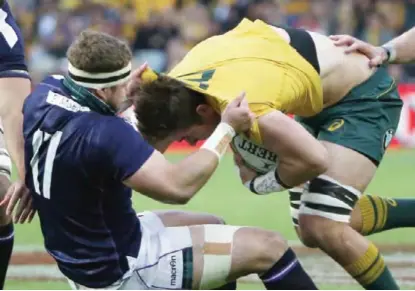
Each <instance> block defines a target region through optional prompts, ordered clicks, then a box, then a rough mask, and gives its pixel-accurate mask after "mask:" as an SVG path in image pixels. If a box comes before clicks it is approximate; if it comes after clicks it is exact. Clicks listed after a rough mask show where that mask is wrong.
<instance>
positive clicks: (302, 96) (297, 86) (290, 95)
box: [169, 20, 323, 116]
mask: <svg viewBox="0 0 415 291" xmlns="http://www.w3.org/2000/svg"><path fill="white" fill-rule="evenodd" d="M169 76H171V77H173V78H175V79H178V80H180V81H182V82H183V83H185V84H186V86H188V87H189V88H191V89H193V90H196V91H199V92H201V93H204V94H206V95H208V96H212V97H214V98H212V99H216V100H214V101H218V102H219V103H221V104H212V105H213V106H214V107H220V108H221V109H223V108H224V107H225V105H226V103H227V102H228V101H229V100H231V99H232V98H234V97H235V96H237V95H239V94H240V93H241V91H245V93H246V98H247V100H248V102H249V103H250V104H251V105H254V104H256V105H255V107H256V108H251V109H253V110H254V112H255V113H257V114H258V115H261V114H263V112H264V111H269V110H270V109H274V110H275V109H276V110H281V111H284V112H289V113H295V114H299V115H305V116H309V115H313V114H315V113H316V112H319V111H320V110H321V109H322V106H323V97H322V87H321V80H320V76H319V73H318V71H317V70H316V68H314V67H313V65H312V64H311V63H310V62H309V61H307V60H306V59H304V58H303V57H302V56H301V55H300V54H299V53H298V52H297V51H296V50H295V49H294V48H293V47H292V46H290V44H289V43H287V42H286V41H285V39H283V38H282V37H281V36H279V35H278V34H276V33H275V31H274V30H273V29H272V28H271V27H270V26H269V25H267V24H265V23H264V22H262V21H258V20H257V21H255V22H251V21H249V20H243V21H242V22H241V23H240V24H239V25H238V26H237V27H236V28H235V29H233V30H231V31H229V32H227V33H225V34H223V35H218V36H214V37H211V38H209V39H207V40H205V41H203V42H201V43H199V44H198V45H197V46H195V47H194V48H193V49H192V50H191V51H190V52H189V53H188V54H187V55H186V56H185V57H184V59H183V60H182V61H181V62H180V63H179V64H178V65H177V66H176V67H174V68H173V69H172V71H171V72H170V73H169ZM213 103H214V102H213ZM259 104H261V105H259ZM260 107H261V108H260Z"/></svg>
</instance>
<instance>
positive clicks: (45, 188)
mask: <svg viewBox="0 0 415 291" xmlns="http://www.w3.org/2000/svg"><path fill="white" fill-rule="evenodd" d="M61 138H62V131H57V132H56V133H54V134H53V135H50V134H49V133H46V132H43V131H41V130H37V131H36V132H35V134H34V135H33V140H32V147H33V158H32V160H31V161H30V166H31V168H32V176H33V185H34V187H35V191H36V193H37V194H38V195H41V196H43V197H44V198H46V199H50V185H51V183H52V175H53V162H54V160H55V156H56V151H57V149H58V146H59V143H60V140H61ZM46 143H48V145H47V147H46V149H47V152H46V158H45V159H44V165H43V171H42V173H40V172H39V163H40V150H41V148H42V146H43V145H45V144H46ZM40 181H41V182H42V191H41V190H40Z"/></svg>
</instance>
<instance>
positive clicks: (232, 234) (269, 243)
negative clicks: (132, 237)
mask: <svg viewBox="0 0 415 291" xmlns="http://www.w3.org/2000/svg"><path fill="white" fill-rule="evenodd" d="M144 232H145V230H143V242H142V246H141V249H140V256H139V263H138V264H137V267H136V268H135V270H134V272H133V275H132V276H131V278H129V279H128V280H125V281H124V282H123V284H122V286H121V289H160V288H161V289H212V288H216V287H220V286H222V285H224V284H225V283H226V282H230V281H233V280H235V279H236V278H239V277H241V276H244V275H247V274H250V273H255V272H260V271H264V270H267V269H268V268H269V267H270V266H271V265H272V264H274V263H275V262H276V261H277V260H278V259H279V258H280V257H281V256H282V255H283V254H284V253H285V251H286V250H287V248H288V247H287V244H286V242H285V241H284V240H283V239H282V238H281V236H279V235H278V234H277V233H275V232H271V231H267V230H261V229H258V228H252V227H237V226H228V225H198V226H190V227H187V226H184V227H167V228H164V229H162V230H160V231H159V232H158V233H157V234H153V235H150V236H148V233H146V234H144Z"/></svg>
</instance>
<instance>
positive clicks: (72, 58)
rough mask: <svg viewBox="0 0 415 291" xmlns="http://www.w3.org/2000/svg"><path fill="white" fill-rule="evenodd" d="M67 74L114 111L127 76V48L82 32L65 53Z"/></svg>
mask: <svg viewBox="0 0 415 291" xmlns="http://www.w3.org/2000/svg"><path fill="white" fill-rule="evenodd" d="M67 57H68V62H69V64H68V74H69V77H70V78H71V79H72V80H73V81H74V82H75V83H77V84H78V85H80V86H82V87H85V88H87V89H89V90H90V91H91V92H93V93H94V94H95V95H96V96H97V97H99V98H101V99H103V100H104V101H105V102H107V103H108V104H109V105H111V106H113V107H114V108H117V107H118V105H119V104H120V103H121V102H122V101H123V100H124V99H125V95H126V94H125V87H126V82H127V80H128V78H129V76H130V73H131V50H130V49H129V47H128V45H127V44H126V43H125V42H123V41H121V40H119V39H117V38H115V37H113V36H111V35H109V34H106V33H102V32H96V31H91V30H85V31H83V32H82V33H81V34H80V35H79V36H78V38H77V39H76V40H75V41H74V42H73V43H72V44H71V46H70V47H69V49H68V51H67Z"/></svg>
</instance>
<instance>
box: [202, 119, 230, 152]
mask: <svg viewBox="0 0 415 291" xmlns="http://www.w3.org/2000/svg"><path fill="white" fill-rule="evenodd" d="M234 136H235V130H234V129H233V128H232V126H230V125H229V124H227V123H225V122H221V123H219V125H218V126H217V127H216V129H215V131H214V132H213V133H212V135H211V136H210V137H209V138H208V139H207V140H206V141H205V143H204V144H203V145H202V146H201V148H202V149H205V150H208V151H211V152H213V153H214V154H216V155H217V156H218V158H219V160H220V159H221V158H222V156H223V155H224V154H225V153H226V149H227V148H228V145H229V144H230V142H231V141H232V138H233V137H234Z"/></svg>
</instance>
